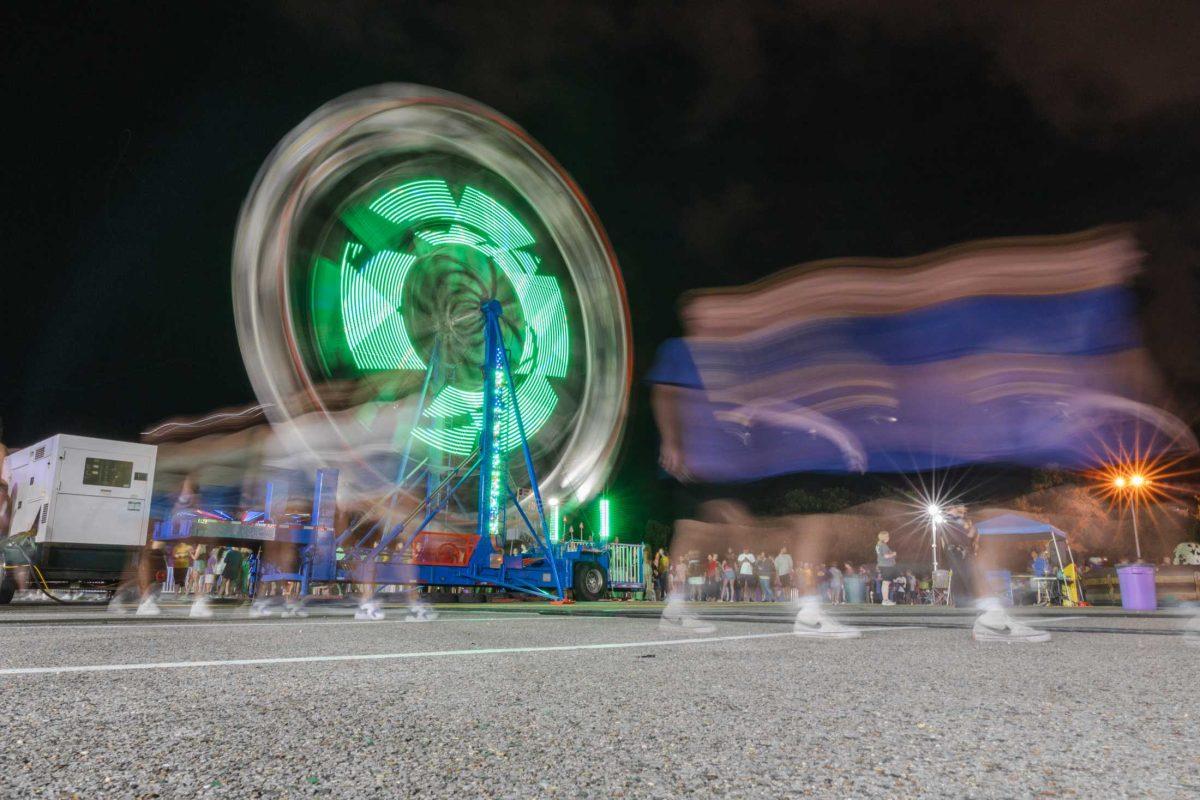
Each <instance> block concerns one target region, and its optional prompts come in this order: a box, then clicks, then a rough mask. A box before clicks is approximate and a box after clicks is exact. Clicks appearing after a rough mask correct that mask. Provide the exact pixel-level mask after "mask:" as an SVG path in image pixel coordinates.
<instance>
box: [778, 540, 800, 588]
mask: <svg viewBox="0 0 1200 800" xmlns="http://www.w3.org/2000/svg"><path fill="white" fill-rule="evenodd" d="M795 570H796V565H795V563H794V562H793V561H792V554H791V553H789V552H788V549H787V548H786V547H781V548H779V555H777V556H775V573H776V574H777V575H778V576H779V593H780V599H781V600H784V599H786V600H795V599H796V591H795V582H794V581H793V580H792V573H793V572H795Z"/></svg>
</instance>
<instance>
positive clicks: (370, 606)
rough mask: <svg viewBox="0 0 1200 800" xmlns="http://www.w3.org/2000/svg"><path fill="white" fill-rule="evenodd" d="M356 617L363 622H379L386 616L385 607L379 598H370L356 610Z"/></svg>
mask: <svg viewBox="0 0 1200 800" xmlns="http://www.w3.org/2000/svg"><path fill="white" fill-rule="evenodd" d="M354 618H355V619H356V620H359V621H361V622H378V621H379V620H381V619H383V618H384V613H383V607H382V606H380V605H379V601H378V600H368V601H367V602H365V603H363V604H362V605H360V606H359V607H358V610H357V611H355V612H354Z"/></svg>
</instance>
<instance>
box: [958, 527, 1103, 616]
mask: <svg viewBox="0 0 1200 800" xmlns="http://www.w3.org/2000/svg"><path fill="white" fill-rule="evenodd" d="M975 527H976V530H977V531H978V532H979V536H980V539H981V541H982V540H985V537H986V538H987V539H993V540H996V541H1007V542H1045V543H1046V544H1047V551H1049V552H1053V553H1054V562H1055V564H1052V565H1051V566H1055V565H1056V568H1055V570H1054V572H1053V574H1046V575H1017V576H1014V575H1012V573H1010V572H1008V571H1007V570H998V571H996V572H995V573H993V574H991V575H989V578H992V579H993V580H995V581H997V582H998V583H1000V584H1007V586H1004V585H1002V586H1001V593H1003V594H1006V595H1007V596H1008V597H1009V598H1010V599H1011V598H1012V579H1013V578H1014V577H1017V578H1021V579H1025V580H1027V581H1029V584H1030V586H1031V587H1032V588H1034V589H1035V590H1036V592H1037V597H1038V602H1042V601H1043V599H1045V600H1046V602H1049V600H1050V598H1051V597H1052V596H1053V590H1054V588H1055V587H1056V586H1058V585H1061V594H1062V600H1063V605H1069V606H1076V605H1079V603H1080V600H1081V598H1080V596H1079V581H1078V571H1077V569H1076V567H1075V555H1074V553H1072V552H1071V546H1070V544H1068V542H1067V534H1065V533H1064V532H1063V531H1061V530H1059V529H1058V528H1056V527H1054V526H1053V525H1051V524H1050V523H1048V522H1041V521H1039V520H1036V519H1030V518H1029V517H1023V516H1021V515H1020V514H1001V515H1000V516H998V517H992V518H991V519H989V520H986V521H984V522H981V523H979V524H978V525H976V526H975ZM1063 555H1066V556H1067V558H1066V560H1064V559H1063ZM1060 576H1061V577H1060Z"/></svg>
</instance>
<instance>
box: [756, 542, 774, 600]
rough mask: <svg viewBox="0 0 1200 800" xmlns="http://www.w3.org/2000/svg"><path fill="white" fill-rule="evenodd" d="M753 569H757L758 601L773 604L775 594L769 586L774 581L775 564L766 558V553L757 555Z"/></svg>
mask: <svg viewBox="0 0 1200 800" xmlns="http://www.w3.org/2000/svg"><path fill="white" fill-rule="evenodd" d="M755 567H757V569H758V594H759V599H760V600H762V601H763V602H764V603H774V602H775V592H774V590H773V589H772V588H771V584H772V583H773V582H774V580H775V564H774V562H772V561H771V559H769V558H767V554H766V552H765V551H764V552H761V553H759V554H758V561H757V562H755Z"/></svg>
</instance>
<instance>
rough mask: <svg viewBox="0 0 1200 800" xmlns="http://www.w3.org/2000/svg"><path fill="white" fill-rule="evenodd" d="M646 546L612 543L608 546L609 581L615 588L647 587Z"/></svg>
mask: <svg viewBox="0 0 1200 800" xmlns="http://www.w3.org/2000/svg"><path fill="white" fill-rule="evenodd" d="M645 550H646V546H645V545H642V544H610V545H609V546H608V583H609V586H611V587H612V588H613V589H621V590H623V591H635V592H637V591H642V590H643V589H645V588H646V572H645V567H646V554H645Z"/></svg>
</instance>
